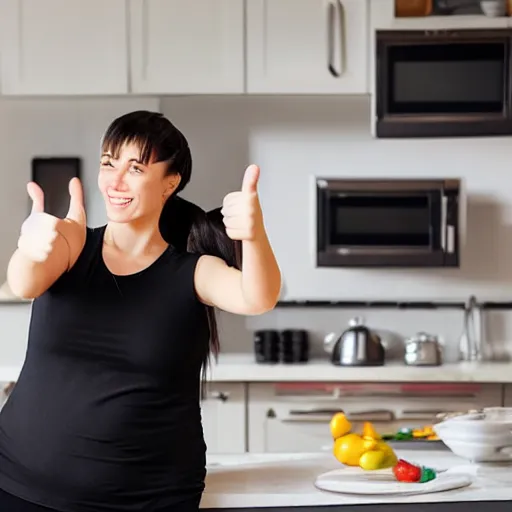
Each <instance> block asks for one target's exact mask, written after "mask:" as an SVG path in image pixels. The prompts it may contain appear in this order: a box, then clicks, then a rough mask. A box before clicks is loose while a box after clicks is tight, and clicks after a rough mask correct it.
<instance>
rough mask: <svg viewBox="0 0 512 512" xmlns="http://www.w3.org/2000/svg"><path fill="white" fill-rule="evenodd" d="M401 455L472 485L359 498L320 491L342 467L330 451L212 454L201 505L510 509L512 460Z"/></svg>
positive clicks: (404, 511) (282, 510)
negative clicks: (465, 477)
mask: <svg viewBox="0 0 512 512" xmlns="http://www.w3.org/2000/svg"><path fill="white" fill-rule="evenodd" d="M397 455H398V456H399V457H402V458H404V459H406V460H410V461H411V462H413V461H415V462H418V463H420V464H424V465H427V466H430V467H435V468H437V469H440V470H449V471H457V472H464V473H467V474H469V475H471V477H472V479H473V482H472V484H471V485H470V486H468V487H464V488H460V489H457V490H451V491H445V492H437V493H431V494H418V495H410V496H403V495H402V496H399V495H396V496H383V495H381V496H360V495H347V494H337V493H331V492H326V491H322V490H319V489H317V488H316V487H315V485H314V482H315V479H316V477H317V476H318V475H320V474H322V473H325V472H327V471H331V470H334V469H339V468H340V467H341V465H340V464H339V463H338V462H337V461H336V460H335V459H334V458H333V457H332V456H331V455H330V454H262V455H258V454H244V455H222V456H221V455H212V456H209V457H208V476H207V481H206V490H205V493H204V495H203V500H202V503H201V509H203V510H205V511H206V510H210V509H211V510H213V509H215V510H217V511H218V510H229V511H230V512H237V511H240V512H241V511H248V510H253V509H265V510H269V511H271V510H272V511H275V512H290V511H291V510H292V509H293V510H295V509H297V508H299V509H302V510H305V511H306V510H307V511H311V512H316V511H318V512H320V511H324V510H325V511H332V512H337V511H344V512H346V511H348V510H350V511H355V510H357V511H362V512H366V510H371V511H372V512H409V511H411V512H412V511H414V512H418V511H419V512H445V511H450V512H454V511H455V512H458V511H466V510H467V508H468V506H469V505H470V506H471V507H472V510H473V511H478V512H484V511H485V512H505V511H507V512H510V511H511V510H512V464H510V465H506V464H501V465H499V464H497V465H476V464H470V463H468V461H466V460H464V459H461V458H459V457H457V456H455V455H453V454H452V453H451V452H449V451H428V452H427V451H425V452H424V451H419V450H412V451H407V450H404V451H397Z"/></svg>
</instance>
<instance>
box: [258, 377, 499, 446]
mask: <svg viewBox="0 0 512 512" xmlns="http://www.w3.org/2000/svg"><path fill="white" fill-rule="evenodd" d="M501 403H502V388H501V385H499V384H498V385H496V384H473V383H471V384H465V383H464V384H449V383H441V384H432V383H425V384H418V383H400V384H387V383H383V384H359V383H354V384H351V383H343V384H332V383H279V384H277V383H276V384H257V383H255V384H250V385H249V390H248V426H249V429H248V430H249V433H248V449H249V451H250V452H270V453H276V452H319V451H330V450H331V449H332V440H331V435H330V432H329V421H330V419H331V417H332V415H333V414H334V413H336V412H338V411H343V412H344V413H345V414H347V416H348V417H349V418H350V420H351V422H352V423H353V426H354V429H355V430H359V431H360V430H361V428H362V425H363V422H364V421H372V423H374V424H375V427H376V429H377V430H378V431H379V432H381V433H388V432H394V431H396V430H398V429H400V428H402V427H411V428H415V427H417V428H420V427H423V426H425V425H430V424H432V423H434V422H435V421H436V415H437V414H439V413H449V412H458V411H467V410H470V409H478V408H482V407H489V406H500V405H501Z"/></svg>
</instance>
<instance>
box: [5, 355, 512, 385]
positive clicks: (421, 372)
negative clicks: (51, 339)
mask: <svg viewBox="0 0 512 512" xmlns="http://www.w3.org/2000/svg"><path fill="white" fill-rule="evenodd" d="M20 370H21V365H19V366H16V365H10V366H7V365H6V366H0V382H10V381H16V380H17V379H18V376H19V373H20ZM208 379H209V380H210V381H212V382H475V383H497V384H499V383H501V384H509V383H512V363H501V362H483V363H471V362H468V363H466V362H462V363H450V364H443V365H442V366H433V367H423V368H422V367H415V366H406V365H404V364H401V363H388V364H386V365H384V366H376V367H343V368H342V367H339V366H334V365H333V364H331V363H330V362H329V361H328V360H327V359H316V360H315V359H314V360H311V361H309V362H308V363H305V364H258V363H256V362H255V360H254V356H253V354H235V353H229V354H221V355H220V356H219V362H218V363H215V362H214V361H212V365H211V369H210V370H209V371H208Z"/></svg>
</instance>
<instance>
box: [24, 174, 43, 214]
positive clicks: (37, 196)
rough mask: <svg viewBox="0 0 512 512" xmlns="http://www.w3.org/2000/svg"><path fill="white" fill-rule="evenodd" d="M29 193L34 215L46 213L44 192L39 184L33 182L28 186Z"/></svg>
mask: <svg viewBox="0 0 512 512" xmlns="http://www.w3.org/2000/svg"><path fill="white" fill-rule="evenodd" d="M27 192H28V195H29V196H30V199H32V213H43V212H44V192H43V189H42V188H41V187H40V186H39V185H38V184H37V183H34V182H33V181H31V182H30V183H28V184H27Z"/></svg>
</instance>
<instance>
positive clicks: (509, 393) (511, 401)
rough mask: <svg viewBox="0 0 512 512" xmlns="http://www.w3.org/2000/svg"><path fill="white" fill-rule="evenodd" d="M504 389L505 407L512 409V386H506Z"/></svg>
mask: <svg viewBox="0 0 512 512" xmlns="http://www.w3.org/2000/svg"><path fill="white" fill-rule="evenodd" d="M503 389H504V394H503V406H504V407H512V384H505V385H504V386H503Z"/></svg>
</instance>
